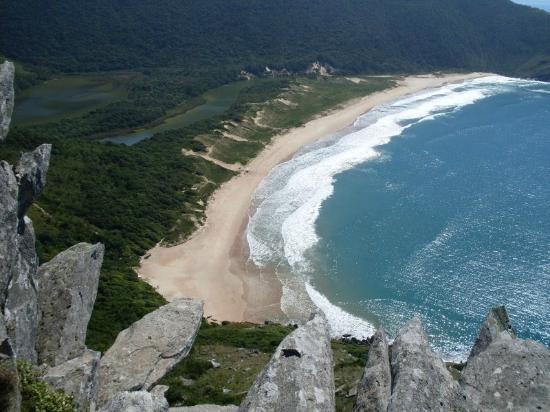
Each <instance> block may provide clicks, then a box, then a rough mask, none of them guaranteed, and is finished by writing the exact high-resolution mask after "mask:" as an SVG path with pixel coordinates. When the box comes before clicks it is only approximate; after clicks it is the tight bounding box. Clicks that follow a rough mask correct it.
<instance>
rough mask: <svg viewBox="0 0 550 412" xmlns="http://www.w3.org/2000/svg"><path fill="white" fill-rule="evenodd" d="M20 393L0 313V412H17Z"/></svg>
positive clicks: (15, 367)
mask: <svg viewBox="0 0 550 412" xmlns="http://www.w3.org/2000/svg"><path fill="white" fill-rule="evenodd" d="M20 409H21V391H20V383H19V374H18V373H17V365H16V364H15V358H14V356H13V351H12V349H11V345H10V342H9V339H8V334H7V332H6V327H5V325H4V317H3V316H2V313H0V411H5V412H19V411H20Z"/></svg>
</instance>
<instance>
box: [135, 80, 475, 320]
mask: <svg viewBox="0 0 550 412" xmlns="http://www.w3.org/2000/svg"><path fill="white" fill-rule="evenodd" d="M481 76H484V74H482V73H471V74H449V75H444V76H432V75H426V76H411V77H406V78H404V79H402V80H400V81H399V82H398V85H397V87H394V88H392V89H388V90H385V91H382V92H378V93H374V94H371V95H368V96H365V97H363V98H361V99H356V100H354V101H351V102H348V103H347V104H345V105H343V106H340V107H338V108H337V109H335V110H333V111H331V112H330V113H328V114H327V115H325V116H323V117H319V118H316V119H314V120H312V121H310V122H308V123H306V124H305V125H304V126H302V127H299V128H296V129H292V130H290V131H288V132H287V133H285V134H281V135H279V136H276V137H274V138H273V140H272V142H271V144H270V145H269V146H267V147H266V148H265V149H264V150H263V151H262V152H261V153H260V154H259V155H258V156H257V157H256V158H254V159H253V160H251V161H250V162H249V163H248V164H247V165H246V167H245V168H244V170H243V171H242V172H241V173H240V174H239V175H238V176H236V177H234V178H233V179H231V180H230V181H229V182H227V183H225V184H224V185H222V186H221V187H220V188H219V189H218V190H217V191H216V193H215V194H214V196H213V197H212V198H211V199H210V201H209V203H208V206H207V209H206V216H207V219H206V224H205V225H204V226H203V227H201V228H200V229H199V230H197V231H196V232H195V233H194V235H193V236H192V237H191V238H190V239H188V240H187V241H186V242H185V243H182V244H180V245H177V246H174V247H161V246H157V247H155V248H153V249H151V250H150V251H149V252H148V253H147V255H146V256H147V258H143V259H142V261H141V266H140V267H139V268H138V273H139V275H140V276H141V277H142V278H144V279H145V280H147V281H148V282H149V283H150V284H151V285H153V286H154V287H156V288H157V290H158V291H159V293H161V294H162V295H163V296H164V297H166V298H167V299H168V300H171V299H174V298H177V297H193V298H199V299H202V300H204V304H205V306H204V310H205V316H211V317H212V318H213V319H216V320H218V321H221V320H229V321H251V322H262V321H263V320H265V319H273V318H278V317H279V315H280V314H281V311H280V305H279V304H280V298H281V285H280V283H279V281H278V279H277V278H276V277H275V276H274V275H273V274H272V273H262V272H261V271H260V270H258V269H257V268H255V267H253V265H251V264H249V263H248V262H247V256H248V252H247V249H246V242H244V239H243V234H244V230H245V228H246V225H247V222H248V217H249V213H250V202H251V198H252V196H253V194H254V191H255V190H256V188H257V187H258V185H259V184H260V182H261V181H262V179H263V178H264V177H265V176H266V175H267V174H268V173H269V171H270V170H271V169H272V168H273V167H275V166H276V165H277V164H279V163H281V162H284V161H285V160H287V159H288V158H290V157H292V156H293V155H294V154H295V153H296V152H297V151H298V150H299V149H300V148H301V147H302V146H304V145H307V144H309V143H312V142H314V141H316V140H318V139H320V138H322V137H325V136H327V135H330V134H332V133H335V132H337V131H339V130H341V129H343V128H345V127H347V126H349V125H351V124H352V123H353V122H354V120H355V119H356V118H357V117H359V116H360V115H362V114H364V113H366V112H367V111H369V110H370V109H372V108H373V107H375V106H378V105H380V104H383V103H386V102H389V101H392V100H395V99H397V98H399V97H402V96H404V95H407V94H412V93H417V92H419V91H421V90H423V89H427V88H434V87H439V86H442V85H444V84H447V83H452V82H459V81H463V80H467V79H471V78H476V77H481Z"/></svg>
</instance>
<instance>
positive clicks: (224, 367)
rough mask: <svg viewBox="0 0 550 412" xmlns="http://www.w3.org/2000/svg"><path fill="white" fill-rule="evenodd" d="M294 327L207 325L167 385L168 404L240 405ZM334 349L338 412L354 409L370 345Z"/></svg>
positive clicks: (346, 342)
mask: <svg viewBox="0 0 550 412" xmlns="http://www.w3.org/2000/svg"><path fill="white" fill-rule="evenodd" d="M293 329H294V327H292V326H281V325H274V324H268V325H254V324H248V323H227V322H224V324H222V325H217V324H209V323H207V322H206V321H204V322H203V324H202V327H201V329H200V331H199V334H198V337H197V340H196V341H195V344H194V345H193V348H192V349H191V352H190V354H189V355H188V356H187V357H186V358H185V359H184V360H183V361H181V362H180V363H179V364H178V365H176V367H175V368H174V369H172V371H171V372H170V373H168V375H166V376H165V377H164V378H163V379H162V381H161V384H163V385H168V386H169V387H170V389H169V390H168V391H167V393H166V396H167V399H168V401H169V402H170V404H171V405H197V404H201V403H215V404H219V405H227V404H234V405H239V404H240V403H241V402H242V400H243V399H244V397H245V396H246V393H247V392H248V390H249V389H250V387H251V386H252V383H253V382H254V379H255V378H256V376H257V375H258V373H260V372H261V371H262V369H263V368H264V367H265V365H266V364H267V363H268V362H269V359H270V358H271V355H272V354H273V353H274V352H275V349H276V348H277V346H278V345H279V343H280V342H281V341H282V340H283V339H284V337H285V336H286V335H287V334H288V333H290V332H292V330H293ZM332 349H333V354H334V377H335V382H336V389H337V392H336V410H337V411H342V412H343V411H351V409H352V406H353V402H354V400H355V394H354V391H353V389H354V388H355V386H356V384H357V382H358V381H359V379H360V378H361V375H362V373H363V368H364V367H365V363H366V359H367V354H368V345H366V344H365V343H362V342H357V341H355V342H352V341H349V340H341V341H340V340H335V341H333V342H332ZM211 361H214V364H215V365H216V366H217V367H214V366H213V362H211ZM218 364H219V366H218Z"/></svg>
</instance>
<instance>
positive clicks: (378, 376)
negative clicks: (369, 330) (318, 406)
mask: <svg viewBox="0 0 550 412" xmlns="http://www.w3.org/2000/svg"><path fill="white" fill-rule="evenodd" d="M390 396H391V370H390V359H389V351H388V340H387V339H386V334H385V333H384V329H378V331H377V332H376V333H375V335H374V337H373V340H372V343H371V345H370V348H369V358H368V360H367V366H366V367H365V370H364V372H363V376H362V378H361V381H360V382H359V385H358V388H357V398H356V399H355V405H354V407H353V410H354V411H369V412H378V411H386V410H387V409H388V405H389V403H390Z"/></svg>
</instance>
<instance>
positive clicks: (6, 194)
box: [0, 144, 51, 362]
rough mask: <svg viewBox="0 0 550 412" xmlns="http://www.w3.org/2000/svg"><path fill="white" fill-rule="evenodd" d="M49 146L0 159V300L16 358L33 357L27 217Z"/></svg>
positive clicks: (33, 294)
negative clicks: (14, 158)
mask: <svg viewBox="0 0 550 412" xmlns="http://www.w3.org/2000/svg"><path fill="white" fill-rule="evenodd" d="M50 152H51V146H50V145H46V144H45V145H41V146H39V147H38V148H37V149H36V150H34V151H33V152H30V153H24V154H23V155H22V156H21V160H20V161H19V163H18V165H17V166H16V167H15V168H13V167H12V166H10V165H9V164H7V163H6V162H0V203H1V206H2V208H1V210H0V225H1V226H0V270H1V272H0V288H1V291H2V293H1V297H0V304H2V306H3V307H4V315H5V322H6V328H7V333H8V336H9V337H10V342H11V344H12V347H13V350H14V352H15V353H16V354H17V357H19V358H21V359H26V360H28V361H31V362H36V350H35V344H36V331H37V326H38V321H39V313H38V306H37V291H36V285H35V280H34V276H35V274H36V270H37V266H38V257H37V255H36V250H35V236H34V230H33V227H32V222H31V221H30V219H29V218H28V217H26V216H25V214H26V212H27V210H28V208H29V207H30V205H31V204H32V202H34V201H35V200H36V199H37V198H38V197H39V196H40V195H41V194H42V191H43V189H44V185H45V183H46V174H47V170H48V167H49V162H50Z"/></svg>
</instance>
